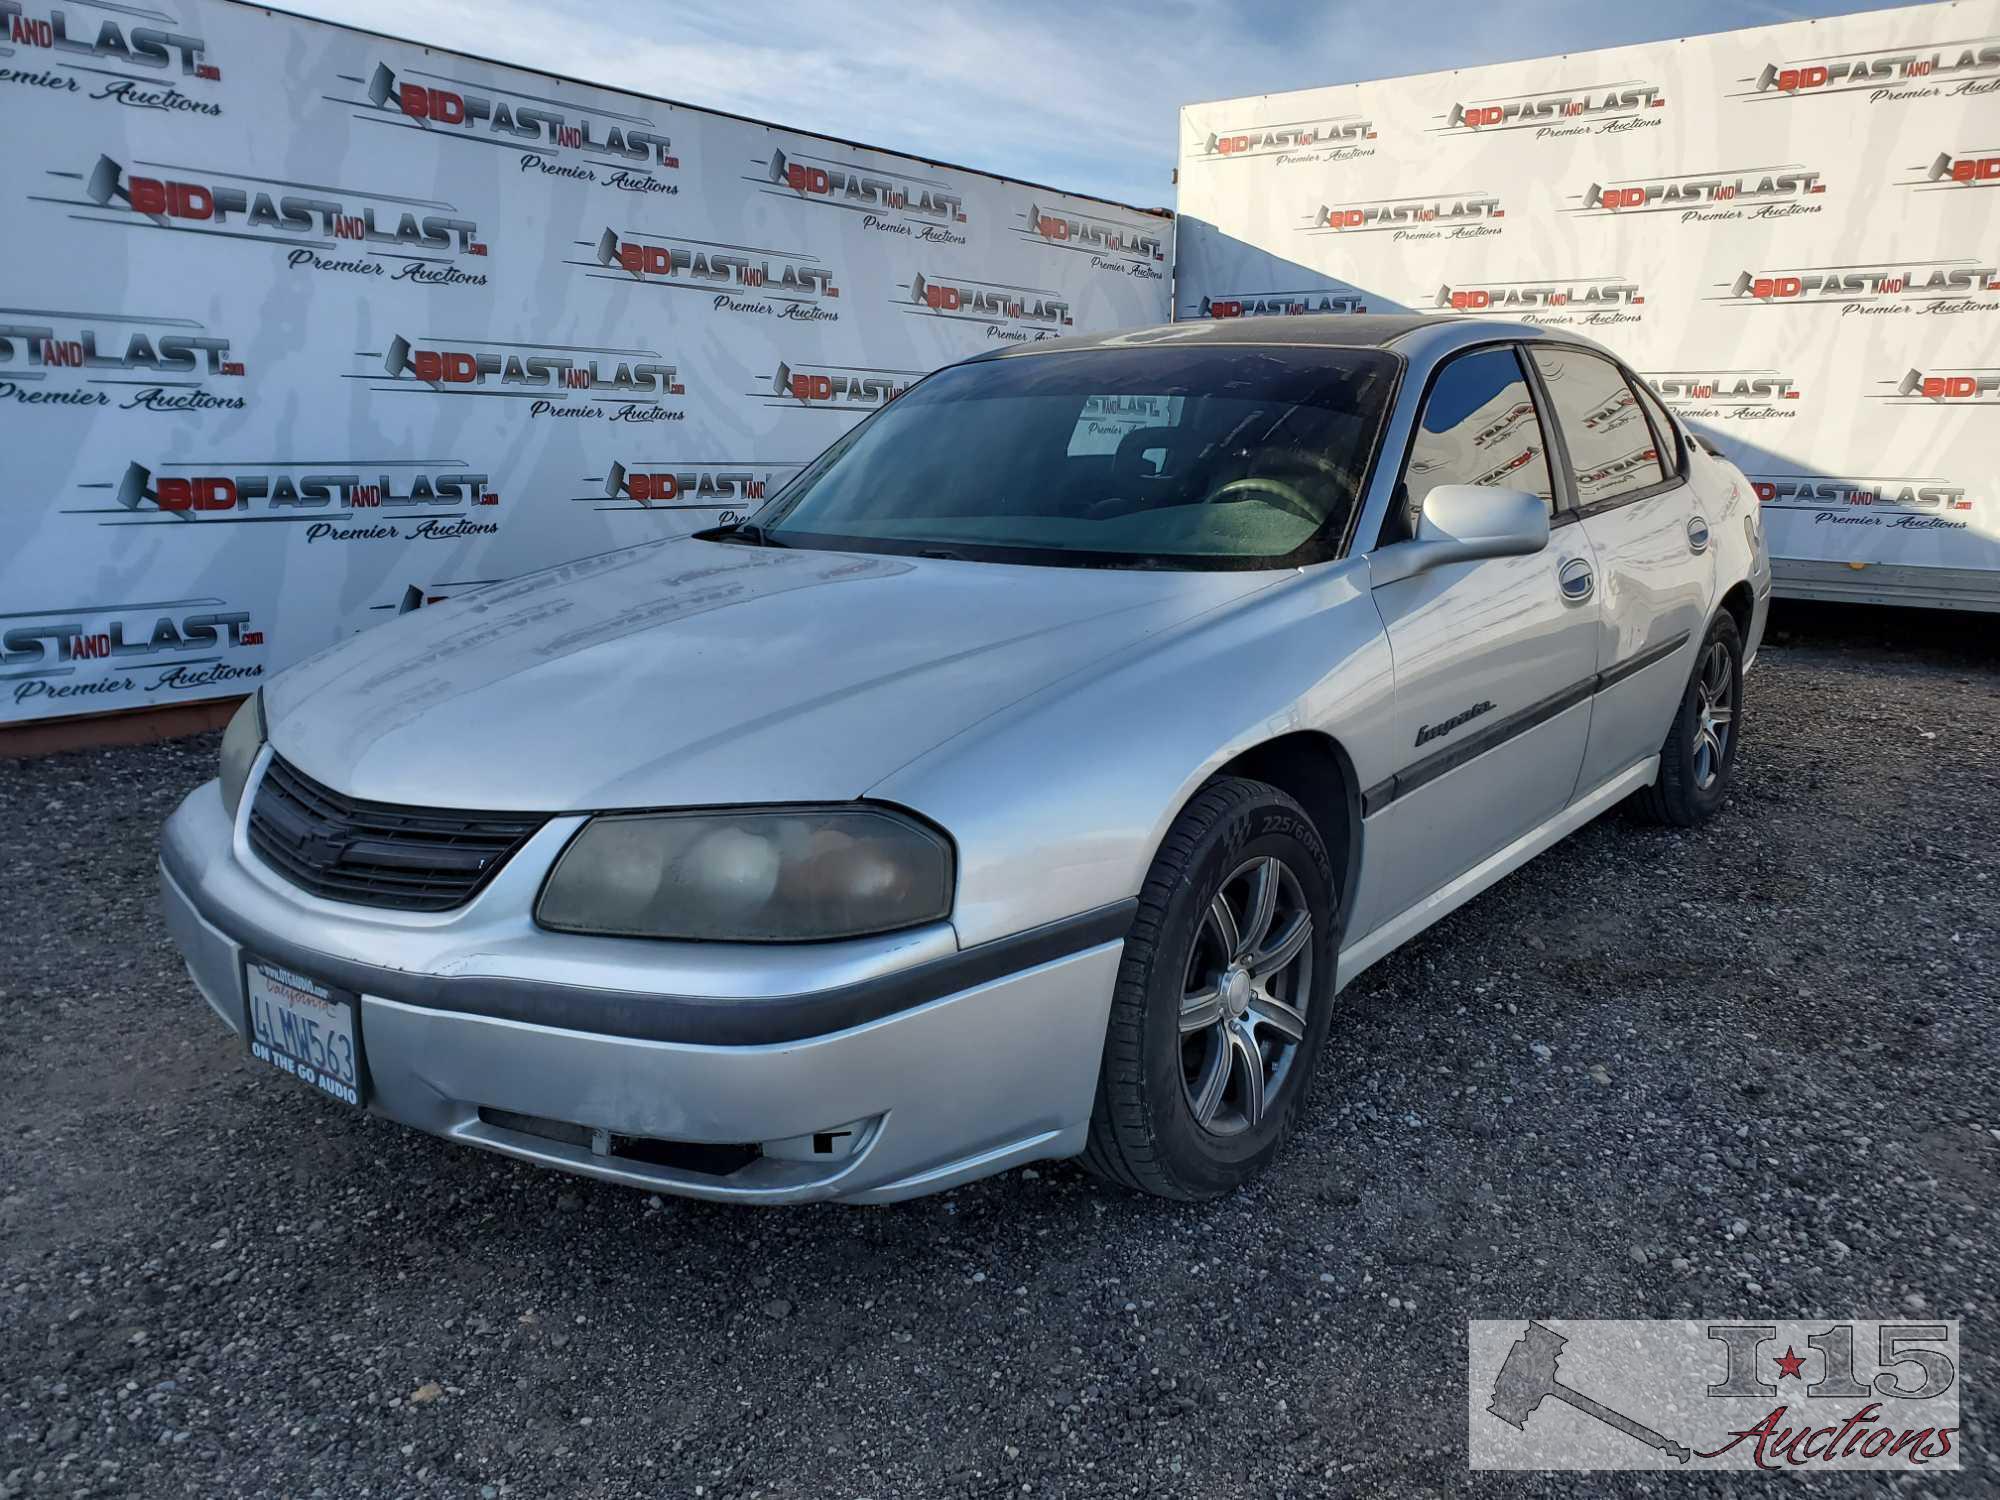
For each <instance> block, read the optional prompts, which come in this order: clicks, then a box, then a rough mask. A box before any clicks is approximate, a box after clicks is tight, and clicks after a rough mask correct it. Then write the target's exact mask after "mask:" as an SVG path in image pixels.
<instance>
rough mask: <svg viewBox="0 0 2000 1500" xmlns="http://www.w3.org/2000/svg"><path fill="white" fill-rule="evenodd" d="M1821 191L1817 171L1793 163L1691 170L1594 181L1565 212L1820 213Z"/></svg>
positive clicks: (1727, 216) (1695, 217)
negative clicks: (1723, 169) (1717, 170)
mask: <svg viewBox="0 0 2000 1500" xmlns="http://www.w3.org/2000/svg"><path fill="white" fill-rule="evenodd" d="M1825 191H1826V183H1825V182H1824V181H1823V180H1822V179H1821V176H1820V174H1819V173H1818V172H1815V171H1813V170H1811V169H1810V168H1807V167H1802V166H1799V165H1797V164H1792V165H1789V166H1780V167H1742V168H1730V169H1727V170H1725V171H1721V172H1691V173H1686V174H1683V175H1681V176H1678V177H1653V178H1643V177H1642V178H1633V179H1630V180H1628V181H1624V182H1610V183H1603V182H1593V183H1591V185H1590V186H1589V187H1587V188H1585V189H1584V190H1583V191H1582V192H1581V193H1573V194H1571V195H1570V197H1571V199H1572V206H1571V207H1570V208H1569V209H1567V210H1566V212H1568V213H1573V214H1582V215H1585V216H1587V217H1592V218H1595V217H1599V216H1603V215H1617V216H1619V217H1627V218H1629V217H1630V216H1632V215H1634V214H1661V213H1670V214H1676V215H1678V216H1679V221H1680V222H1681V223H1683V224H1723V223H1730V222H1733V221H1735V220H1740V219H1789V218H1796V217H1797V216H1799V215H1800V214H1816V213H1820V212H1822V207H1823V206H1822V205H1821V204H1820V203H1819V202H1817V201H1816V200H1817V199H1818V198H1819V196H1820V195H1821V194H1823V193H1824V192H1825Z"/></svg>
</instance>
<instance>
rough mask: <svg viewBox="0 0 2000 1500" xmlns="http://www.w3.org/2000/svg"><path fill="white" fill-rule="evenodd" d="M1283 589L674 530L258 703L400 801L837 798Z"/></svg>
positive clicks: (528, 582)
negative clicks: (810, 547)
mask: <svg viewBox="0 0 2000 1500" xmlns="http://www.w3.org/2000/svg"><path fill="white" fill-rule="evenodd" d="M1283 576H1285V575H1283V574H1281V573H1270V572H1200V573H1187V572H1166V571H1134V570H1123V569H1119V570H1108V569H1099V568H1029V567H1014V566H1004V565H998V564H988V563H971V562H959V561H951V560H945V559H938V558H920V557H899V556H885V555H879V554H860V553H842V552H811V551H797V550H791V549H780V548H761V547H747V546H736V545H723V544H717V543H714V542H700V541H693V540H689V539H681V540H677V541H669V542H659V543H653V544H649V545H645V546H640V547H633V548H626V549H623V550H621V551H618V552H611V553H606V554H603V555H601V556H598V557H593V558H586V559H583V560H581V561H578V562H574V563H566V564H564V565H562V566H560V567H555V568H549V569H546V570H544V571H542V572H538V573H533V574H529V575H528V576H526V577H523V578H519V579H515V580H513V581H511V582H508V583H503V584H497V585H495V586H493V587H491V588H487V589H482V590H480V591H478V592H477V593H473V594H469V595H466V596H464V597H463V598H460V599H455V600H451V601H449V602H447V603H445V604H442V605H438V606H434V607H432V608H428V609H422V610H417V611H413V612H412V613H410V614H408V615H405V616H403V617H402V618H400V619H397V620H395V621H392V622H390V623H387V624H384V625H382V626H380V627H378V628H375V629H371V630H368V631H365V632H363V633H361V634H359V635H357V636H353V637H351V638H349V639H348V640H346V641H343V642H341V643H340V644H338V645H336V646H333V647H331V648H329V649H328V650H325V651H322V652H320V653H319V654H318V655H317V656H314V657H311V658H309V659H307V660H306V661H304V662H301V663H300V664H299V665H297V666H296V667H293V668H292V669H291V670H289V671H287V672H284V673H282V674H280V675H279V676H278V677H276V678H274V679H273V680H272V681H271V683H270V684H269V685H268V686H267V687H266V688H265V707H266V714H267V718H268V721H269V725H270V733H271V742H272V744H273V746H274V747H275V748H276V750H277V752H278V753H279V754H280V755H283V756H284V757H285V759H287V760H288V761H290V762H292V763H293V764H294V765H296V766H298V767H299V768H300V769H301V770H303V771H305V772H306V773H307V774H309V775H311V776H313V777H315V778H317V779H318V780H320V781H322V782H324V783H326V784H327V785H329V786H332V787H334V788H336V789H337V790H340V791H343V792H346V793H347V794H349V795H350V796H355V797H362V798H369V799H373V800H378V801H383V802H397V803H405V804H414V805H424V806H433V807H462V808H486V809H493V810H496V811H537V812H563V811H585V810H590V809H596V808H614V807H661V806H698V805H716V804H727V803H734V802H793V801H798V802H811V801H840V800H845V799H848V798H852V797H857V796H860V795H861V794H862V793H864V792H865V791H866V790H867V789H868V788H869V787H870V786H872V785H873V784H874V783H875V782H877V781H880V780H881V779H882V778H883V777H884V776H886V775H888V774H889V773H890V772H891V771H894V770H896V769H897V768H898V767H900V766H902V765H904V764H906V763H908V762H909V761H910V760H912V759H914V758H915V757H916V756H918V755H921V754H923V753H924V752H925V751H927V750H929V749H931V748H933V747H934V746H936V745H938V744H939V743H941V742H942V741H944V740H946V739H949V738H950V737H951V736H953V735H955V734H957V733H959V732H960V731H961V730H963V729H965V728H966V727H967V726H969V725H971V724H974V723H976V722H978V721H979V720H981V719H983V718H986V717H987V716H988V715H991V714H994V713H996V712H999V711H1001V710H1003V709H1005V708H1007V707H1008V706H1009V705H1010V704H1014V703H1017V702H1019V701H1020V700H1022V699H1023V698H1026V697H1028V696H1029V695H1031V694H1033V693H1035V692H1036V691H1037V690H1039V689H1041V688H1043V687H1046V686H1048V685H1050V684H1052V683H1054V682H1056V681H1058V680H1060V679H1062V678H1063V677H1066V676H1068V675H1069V674H1071V673H1073V672H1076V671H1079V670H1081V669H1083V668H1085V667H1087V666H1089V665H1090V664H1091V663H1093V662H1096V661H1100V660H1102V659H1103V658H1105V657H1106V656H1109V655H1111V654H1113V653H1116V652H1119V651H1123V650H1128V649H1130V648H1132V647H1133V646H1135V645H1136V644H1137V643H1139V642H1141V641H1143V640H1144V639H1145V638H1146V637H1148V636H1149V635H1153V634H1157V633H1158V632H1160V631H1163V630H1166V629H1168V628H1170V627H1171V626H1174V625H1176V624H1179V623H1180V622H1182V621H1185V620H1187V619H1189V618H1191V617H1192V616H1194V615H1197V614H1200V613H1203V612H1204V611H1207V610H1212V609H1216V608H1219V607H1221V606H1224V605H1226V604H1229V603H1231V602H1233V601H1235V600H1237V599H1240V598H1242V597H1244V596H1245V595H1248V594H1251V593H1254V592H1256V591H1258V590H1259V589H1261V588H1265V587H1268V586H1269V585H1270V583H1272V582H1273V581H1275V580H1276V579H1277V578H1280V577H1283Z"/></svg>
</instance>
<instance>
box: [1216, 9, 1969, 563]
mask: <svg viewBox="0 0 2000 1500" xmlns="http://www.w3.org/2000/svg"><path fill="white" fill-rule="evenodd" d="M1178 230H1179V235H1178V238H1179V256H1180V258H1179V263H1178V266H1177V273H1178V287H1177V291H1176V298H1177V306H1176V315H1177V316H1178V317H1182V318H1191V317H1237V316H1246V315H1255V314H1264V313H1288V312H1322V311H1324V312H1358V311H1375V312H1390V311H1397V310H1412V311H1420V312H1427V313H1439V314H1450V313H1463V314H1470V315H1473V316H1478V317H1494V318H1506V319H1519V320H1523V321H1527V322H1532V323H1542V324H1550V325H1554V326H1558V327H1566V328H1573V329H1575V330H1577V331H1578V332H1581V333H1583V334H1586V335H1589V336H1591V337H1594V338H1598V339H1601V340H1602V341H1603V342H1604V343H1605V344H1607V345H1608V346H1610V347H1611V348H1613V349H1615V350H1617V351H1618V352H1619V353H1620V354H1622V355H1623V356H1624V357H1625V358H1626V359H1628V360H1629V361H1630V362H1631V364H1632V366H1633V368H1634V369H1636V370H1638V371H1639V372H1640V373H1642V374H1643V375H1644V376H1645V377H1646V378H1647V379H1648V380H1649V381H1651V382H1652V384H1653V386H1654V388H1655V389H1656V390H1657V391H1658V392H1659V393H1660V394H1661V396H1662V397H1663V398H1665V399H1666V400H1667V401H1668V402H1669V403H1670V404H1671V405H1673V406H1674V407H1675V408H1677V409H1678V410H1679V411H1680V413H1681V414H1682V415H1683V416H1684V417H1686V418H1687V419H1688V420H1689V421H1690V423H1691V424H1692V425H1693V426H1695V427H1696V428H1697V429H1698V430H1700V431H1702V432H1703V433H1705V434H1706V435H1708V436H1710V437H1711V438H1713V439H1715V440H1716V441H1717V442H1718V444H1719V446H1721V447H1722V448H1724V449H1725V451H1727V452H1728V453H1729V454H1730V455H1731V456H1732V457H1733V458H1735V459H1736V461H1737V462H1738V463H1739V464H1741V466H1742V467H1743V469H1744V471H1745V472H1746V473H1747V474H1748V475H1749V477H1750V478H1751V480H1752V482H1753V483H1754V484H1755V485H1756V487H1757V489H1758V492H1759V494H1760V495H1761V497H1762V499H1763V501H1764V515H1765V519H1766V522H1767V526H1768V534H1769V537H1770V543H1771V549H1772V552H1773V555H1774V556H1775V557H1777V558H1779V559H1799V560H1804V561H1807V562H1822V563H1824V562H1833V563H1847V562H1863V563H1890V564H1897V565H1902V566H1912V567H1922V568H1928V569H1934V570H1935V569H1966V570H2000V484H1996V478H2000V0H1958V3H1954V4H1937V5H1918V6H1911V7H1906V8H1903V9H1899V10H1889V11H1878V12H1874V13H1871V14H1866V15H1853V16H1840V17H1835V18H1832V19H1829V20H1824V21H1817V22H1799V23H1792V24H1787V25H1781V26H1769V27H1761V28H1758V29H1755V30H1747V31H1735V32H1726V33H1723V34H1720V35H1715V36H1704V37H1690V38H1688V39H1687V40H1685V41H1669V42H1660V43H1655V44H1649V45H1644V46H1635V47H1623V48H1617V49H1613V50H1608V51H1601V52H1589V53H1579V54H1573V55H1569V56H1564V57H1550V58H1540V59H1537V60H1535V61H1532V62H1522V63H1508V64H1503V65H1498V66H1493V67H1482V68H1468V69H1464V70H1461V71H1456V72H1445V73H1430V74H1425V75H1423V76H1421V77H1415V78H1399V79H1394V80H1389V81H1384V82H1379V83H1365V84H1352V85H1343V86H1341V87H1337V88H1326V89H1314V90H1308V91H1304V92H1299V93H1291V94H1279V95H1265V96H1262V97H1258V98H1251V99H1237V100H1231V101H1227V102H1222V103H1215V104H1199V105H1190V106H1188V107H1186V108H1185V109H1183V110H1182V112H1181V152H1180V201H1179V220H1178ZM1931 576H1933V577H1942V576H1944V575H1942V574H1939V573H1933V574H1932V575H1931ZM1990 582H1991V584H1992V587H1993V588H1994V589H1995V590H1996V591H2000V577H1997V578H1994V579H1992V580H1990Z"/></svg>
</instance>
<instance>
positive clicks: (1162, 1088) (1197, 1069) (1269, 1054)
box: [1084, 778, 1338, 1199]
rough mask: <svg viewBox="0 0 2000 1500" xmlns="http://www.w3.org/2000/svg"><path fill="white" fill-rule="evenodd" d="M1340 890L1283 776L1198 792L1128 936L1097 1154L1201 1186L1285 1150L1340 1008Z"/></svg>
mask: <svg viewBox="0 0 2000 1500" xmlns="http://www.w3.org/2000/svg"><path fill="white" fill-rule="evenodd" d="M1335 892H1336V887H1335V882H1334V875H1333V867H1332V861H1331V860H1330V859H1329V858H1328V857H1327V852H1326V846H1325V844H1324V843H1323V842H1322V841H1321V839H1320V837H1319V832H1318V830H1317V829H1316V828H1314V826H1313V824H1312V820H1311V819H1310V818H1308V817H1307V816H1306V814H1305V811H1304V809H1302V808H1301V807H1300V806H1299V805H1298V803H1296V802H1294V801H1293V800H1292V799H1291V798H1290V797H1288V796H1286V795H1285V794H1284V793H1283V792H1281V791H1279V790H1278V789H1277V788H1276V787H1272V786H1268V785H1266V784H1264V783H1263V782H1257V781H1247V780H1242V779H1236V778H1230V779H1225V780H1221V781H1216V782H1213V783H1211V784H1210V785H1208V786H1207V787H1204V788H1203V789H1202V791H1201V792H1200V793H1198V794H1197V795H1196V796H1195V798H1194V799H1193V801H1191V802H1190V803H1189V804H1188V806H1187V807H1186V809H1185V810H1183V812H1182V813H1181V815H1180V817H1179V818H1178V819H1177V820H1176V821H1175V823H1174V826H1173V828H1172V830H1171V831H1170V832H1169V833H1168V835H1167V838H1166V840H1165V842H1164V843H1163V844H1162V846H1161V848H1160V852H1159V854H1158V856H1157V857H1156V858H1155V859H1154V861H1153V868H1152V869H1151V871H1150V872H1148V874H1147V877H1146V884H1145V887H1144V889H1143V890H1142V891H1141V893H1140V897H1139V912H1138V915H1137V917H1136V918H1135V919H1134V921H1133V926H1132V931H1131V933H1130V935H1129V936H1128V937H1127V938H1126V940H1125V956H1124V961H1123V963H1122V965H1121V966H1120V969H1119V973H1118V988H1117V992H1116V995H1115V996H1114V998H1113V1001H1112V1007H1111V1022H1110V1026H1109V1028H1108V1030H1107V1032H1106V1036H1105V1044H1104V1062H1103V1065H1102V1067H1101V1069H1100V1071H1099V1075H1098V1084H1097V1102H1096V1107H1095V1109H1094V1111H1093V1114H1092V1118H1091V1128H1090V1142H1089V1145H1088V1146H1087V1147H1086V1149H1085V1153H1084V1164H1085V1165H1086V1166H1087V1167H1089V1168H1090V1169H1091V1170H1092V1171H1093V1172H1096V1173H1097V1174H1098V1175H1099V1176H1102V1177H1106V1178H1109V1179H1110V1180H1112V1181H1114V1182H1118V1183H1122V1184H1124V1185H1125V1186H1127V1187H1131V1188H1136V1189H1138V1190H1140V1191H1142V1192H1148V1193H1153V1194H1157V1195H1158V1196H1160V1197H1165V1198H1179V1199H1202V1198H1213V1197H1216V1196H1218V1195H1220V1194H1222V1193H1226V1192H1228V1191H1229V1190H1230V1189H1232V1188H1234V1187H1236V1186H1238V1185H1239V1184H1241V1183H1243V1182H1245V1181H1247V1180H1248V1179H1249V1178H1250V1177H1252V1176H1254V1175H1256V1173H1258V1172H1259V1171H1261V1170H1262V1169H1263V1168H1264V1166H1265V1165H1266V1164H1267V1163H1268V1162H1269V1161H1270V1159H1271V1158H1272V1157H1273V1156H1275V1155H1276V1154H1277V1152H1278V1149H1279V1147H1280V1146H1282V1145H1283V1143H1284V1140H1285V1138H1286V1136H1288V1135H1289V1134H1290V1133H1291V1130H1292V1127H1293V1124H1294V1123H1295V1122H1296V1120H1297V1118H1298V1113H1299V1108H1300V1106H1301V1104H1302V1102H1303V1100H1304V1098H1305V1094H1306V1089H1307V1087H1308V1085H1309V1084H1310V1082H1311V1079H1312V1074H1313V1070H1314V1067H1315V1066H1316V1064H1317V1063H1318V1060H1319V1052H1320V1048H1321V1046H1322V1045H1323V1044H1324V1041H1325V1038H1326V1033H1327V1029H1328V1026H1329V1024H1330V1022H1331V1015H1332V1009H1333V1006H1332V1001H1333V966H1334V957H1335V951H1336V950H1335V944H1334V936H1335V934H1334V920H1335V914H1336V912H1337V910H1338V901H1337V899H1336V894H1335Z"/></svg>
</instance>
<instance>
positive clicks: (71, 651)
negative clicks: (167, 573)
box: [0, 598, 264, 706]
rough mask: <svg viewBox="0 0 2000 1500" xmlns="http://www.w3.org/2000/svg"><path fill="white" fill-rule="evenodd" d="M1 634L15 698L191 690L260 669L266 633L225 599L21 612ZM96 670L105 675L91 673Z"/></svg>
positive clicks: (1, 659) (3, 676)
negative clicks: (256, 654)
mask: <svg viewBox="0 0 2000 1500" xmlns="http://www.w3.org/2000/svg"><path fill="white" fill-rule="evenodd" d="M9 618H10V619H11V620H13V621H15V622H16V623H13V624H10V625H8V627H7V628H6V629H5V630H4V631H0V668H4V669H5V670H4V671H0V680H5V681H6V682H7V683H8V687H9V690H10V693H11V696H12V698H13V700H14V703H15V704H16V705H17V706H18V705H20V704H24V703H34V702H38V701H44V702H65V701H68V700H71V699H76V698H92V697H118V696H123V695H126V694H131V693H152V692H163V691H164V692H188V691H191V690H195V689H200V688H213V687H216V686H219V685H221V684H225V683H231V682H241V681H244V680H247V679H249V678H255V677H261V676H263V674H264V666H263V663H262V662H240V661H236V660H233V659H232V657H233V655H234V653H236V652H239V651H250V650H257V649H259V648H261V647H262V646H263V645H264V632H263V631H261V630H259V629H256V628H254V627H253V626H252V624H251V619H250V612H249V611H248V610H244V609H237V608H234V607H232V606H231V605H229V604H228V603H227V602H226V601H225V600H222V599H214V598H209V599H167V600H161V601H154V602H149V603H144V604H109V605H82V606H77V607H74V608H69V609H47V610H26V611H23V612H21V613H18V614H13V615H11V616H10V617H9ZM91 667H96V668H98V669H99V670H100V671H101V672H102V673H103V674H104V675H99V676H89V675H86V670H87V669H88V668H91Z"/></svg>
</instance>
